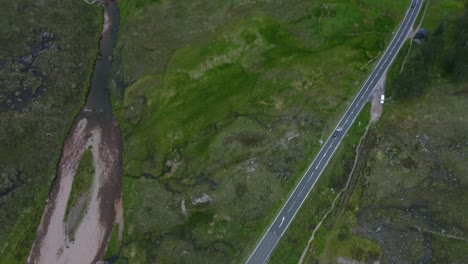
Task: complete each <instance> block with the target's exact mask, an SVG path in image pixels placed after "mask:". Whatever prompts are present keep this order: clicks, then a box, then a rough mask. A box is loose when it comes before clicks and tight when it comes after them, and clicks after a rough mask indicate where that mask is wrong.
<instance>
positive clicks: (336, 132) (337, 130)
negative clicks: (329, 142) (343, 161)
mask: <svg viewBox="0 0 468 264" xmlns="http://www.w3.org/2000/svg"><path fill="white" fill-rule="evenodd" d="M342 130H343V128H342V127H338V128H337V129H335V132H333V135H332V137H337V136H338V135H339V134H340V133H341V131H342Z"/></svg>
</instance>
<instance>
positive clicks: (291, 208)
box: [247, 0, 423, 264]
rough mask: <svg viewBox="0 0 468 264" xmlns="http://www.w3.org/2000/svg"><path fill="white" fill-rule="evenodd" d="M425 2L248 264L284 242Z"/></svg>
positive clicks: (415, 4)
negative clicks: (280, 242) (282, 240)
mask: <svg viewBox="0 0 468 264" xmlns="http://www.w3.org/2000/svg"><path fill="white" fill-rule="evenodd" d="M422 4H423V0H412V2H411V3H410V6H409V8H408V10H407V12H406V14H405V17H404V18H403V21H402V22H401V24H400V27H399V28H398V30H397V32H396V34H394V36H393V39H392V41H391V42H390V45H389V46H388V47H387V49H386V50H385V52H384V54H383V56H382V57H381V58H380V60H379V62H378V63H377V65H376V66H375V68H374V70H373V71H372V73H371V74H370V76H369V78H367V80H366V82H365V83H364V85H363V86H362V88H361V90H360V91H359V93H358V94H357V96H356V97H355V98H354V100H353V102H352V103H351V104H350V106H349V108H348V109H347V110H346V112H345V113H344V115H343V116H342V118H341V120H340V122H338V125H337V127H336V129H338V128H341V131H340V132H339V133H336V134H335V135H333V134H332V135H330V136H329V138H328V140H327V141H326V142H325V144H324V145H323V146H322V149H321V150H320V152H319V153H318V155H317V157H316V158H315V159H314V161H313V162H312V164H310V166H309V168H308V169H307V171H306V172H305V174H304V176H303V177H302V179H301V181H300V182H299V184H298V185H297V186H296V188H295V189H294V191H293V192H292V193H291V195H290V196H289V198H288V200H287V201H286V203H285V204H284V206H283V208H282V209H281V211H280V212H279V214H278V215H277V216H276V218H275V220H274V221H273V223H272V224H271V225H270V227H269V228H268V230H267V231H266V233H265V234H264V235H263V237H262V238H261V240H260V241H259V242H258V244H257V246H256V247H255V249H254V251H253V253H252V254H251V255H250V257H249V259H248V260H247V263H248V264H253V263H266V262H267V261H268V258H269V257H270V255H271V253H272V252H273V249H274V248H275V247H276V245H277V244H278V242H279V241H280V239H281V237H282V236H283V234H284V232H285V231H286V230H287V229H288V227H289V225H290V224H291V222H292V220H293V219H294V217H295V216H296V214H297V212H298V211H299V209H300V208H301V206H302V204H303V203H304V201H305V199H306V197H307V195H308V194H309V193H310V191H311V190H312V188H313V187H314V185H315V183H316V182H317V180H318V178H319V177H320V175H321V173H322V171H323V170H324V169H325V167H326V166H327V164H328V162H329V161H330V159H331V157H332V156H333V154H334V153H335V151H336V149H337V148H338V146H339V144H340V142H341V140H342V139H343V137H344V135H346V133H347V131H348V130H349V128H350V127H351V125H352V124H353V122H354V120H355V119H356V117H357V116H358V114H359V113H360V112H361V110H362V108H363V107H364V105H365V103H366V102H367V101H368V99H369V96H370V95H371V93H372V91H373V90H374V88H375V86H376V85H377V84H378V82H379V80H380V79H381V78H382V76H384V75H385V73H386V71H387V69H388V68H389V67H390V65H391V64H392V62H393V60H394V59H395V57H396V55H397V54H398V52H399V50H400V49H401V47H402V46H403V44H404V42H405V40H406V39H407V38H408V34H410V33H411V32H412V29H413V24H414V22H415V21H416V18H417V17H418V14H419V11H420V10H421V7H422ZM336 129H335V131H336ZM335 131H334V132H335Z"/></svg>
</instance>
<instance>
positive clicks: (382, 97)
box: [380, 94, 385, 104]
mask: <svg viewBox="0 0 468 264" xmlns="http://www.w3.org/2000/svg"><path fill="white" fill-rule="evenodd" d="M384 102H385V95H384V94H382V95H380V103H381V104H383V103H384Z"/></svg>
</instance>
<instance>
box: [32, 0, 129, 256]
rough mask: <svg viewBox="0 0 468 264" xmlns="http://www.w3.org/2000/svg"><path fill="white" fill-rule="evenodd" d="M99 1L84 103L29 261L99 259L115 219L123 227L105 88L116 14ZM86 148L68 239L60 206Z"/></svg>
mask: <svg viewBox="0 0 468 264" xmlns="http://www.w3.org/2000/svg"><path fill="white" fill-rule="evenodd" d="M100 2H101V5H102V8H103V14H104V25H103V31H102V35H101V39H100V43H99V44H100V45H99V56H98V58H97V59H96V62H95V65H94V71H93V75H92V78H91V83H90V88H89V92H88V95H87V98H86V103H85V105H84V106H83V108H82V111H81V113H80V114H79V115H78V116H77V118H76V120H75V124H74V125H73V127H72V129H71V131H70V133H69V135H68V136H67V138H66V140H65V142H64V146H63V150H62V155H61V158H60V162H59V164H58V168H57V175H56V178H55V181H54V184H53V186H52V189H51V191H50V193H49V198H48V200H47V202H46V205H45V207H44V213H43V215H42V219H41V223H40V225H39V227H38V230H37V235H36V238H35V241H34V243H33V245H32V248H31V252H30V255H29V258H28V263H95V262H98V261H100V260H102V259H103V257H104V254H105V251H106V249H107V245H108V242H109V239H110V235H111V231H112V228H113V225H114V222H118V223H119V224H120V230H122V224H123V219H122V140H121V134H120V127H119V125H118V123H117V121H116V119H115V118H114V116H113V113H112V106H111V102H110V98H109V92H108V80H109V74H110V71H111V66H112V57H111V56H112V53H113V49H114V46H115V42H116V38H117V32H118V27H119V23H120V17H119V10H118V6H117V1H116V0H101V1H100ZM87 148H89V149H91V150H92V153H93V161H94V166H95V171H96V172H95V175H94V178H93V182H92V188H91V190H89V193H90V194H89V202H88V207H87V209H86V211H85V214H84V216H83V219H82V220H81V222H80V223H79V224H78V227H77V228H76V231H75V232H74V235H73V238H70V237H69V234H70V231H69V226H68V223H67V221H65V219H66V217H67V216H66V215H65V212H66V211H65V210H66V208H67V203H68V198H69V195H70V192H71V189H72V184H73V181H74V176H75V172H76V169H77V167H78V164H79V161H80V158H81V155H82V154H83V152H84V151H85V149H87ZM77 180H80V179H77ZM70 214H71V213H70Z"/></svg>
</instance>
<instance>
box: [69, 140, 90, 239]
mask: <svg viewBox="0 0 468 264" xmlns="http://www.w3.org/2000/svg"><path fill="white" fill-rule="evenodd" d="M94 174H95V170H94V162H93V153H92V151H91V149H86V150H85V151H84V152H83V154H82V156H81V159H80V163H79V164H78V168H77V170H76V174H75V177H74V178H73V184H72V188H71V191H70V196H69V197H68V201H67V209H66V211H65V218H64V222H65V223H66V222H67V221H68V217H69V214H70V210H71V209H72V208H73V207H75V206H77V205H78V201H79V200H80V199H85V205H84V206H83V207H81V208H80V209H76V208H75V212H73V213H75V214H78V215H79V217H78V221H77V223H76V224H75V225H74V227H73V228H71V230H68V232H69V234H68V236H69V237H70V240H71V241H73V240H74V234H75V231H76V229H77V228H78V226H79V225H80V223H81V220H82V219H83V217H84V216H85V214H86V211H87V210H88V201H89V197H90V195H91V187H92V185H93V179H94ZM76 210H79V211H76Z"/></svg>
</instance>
